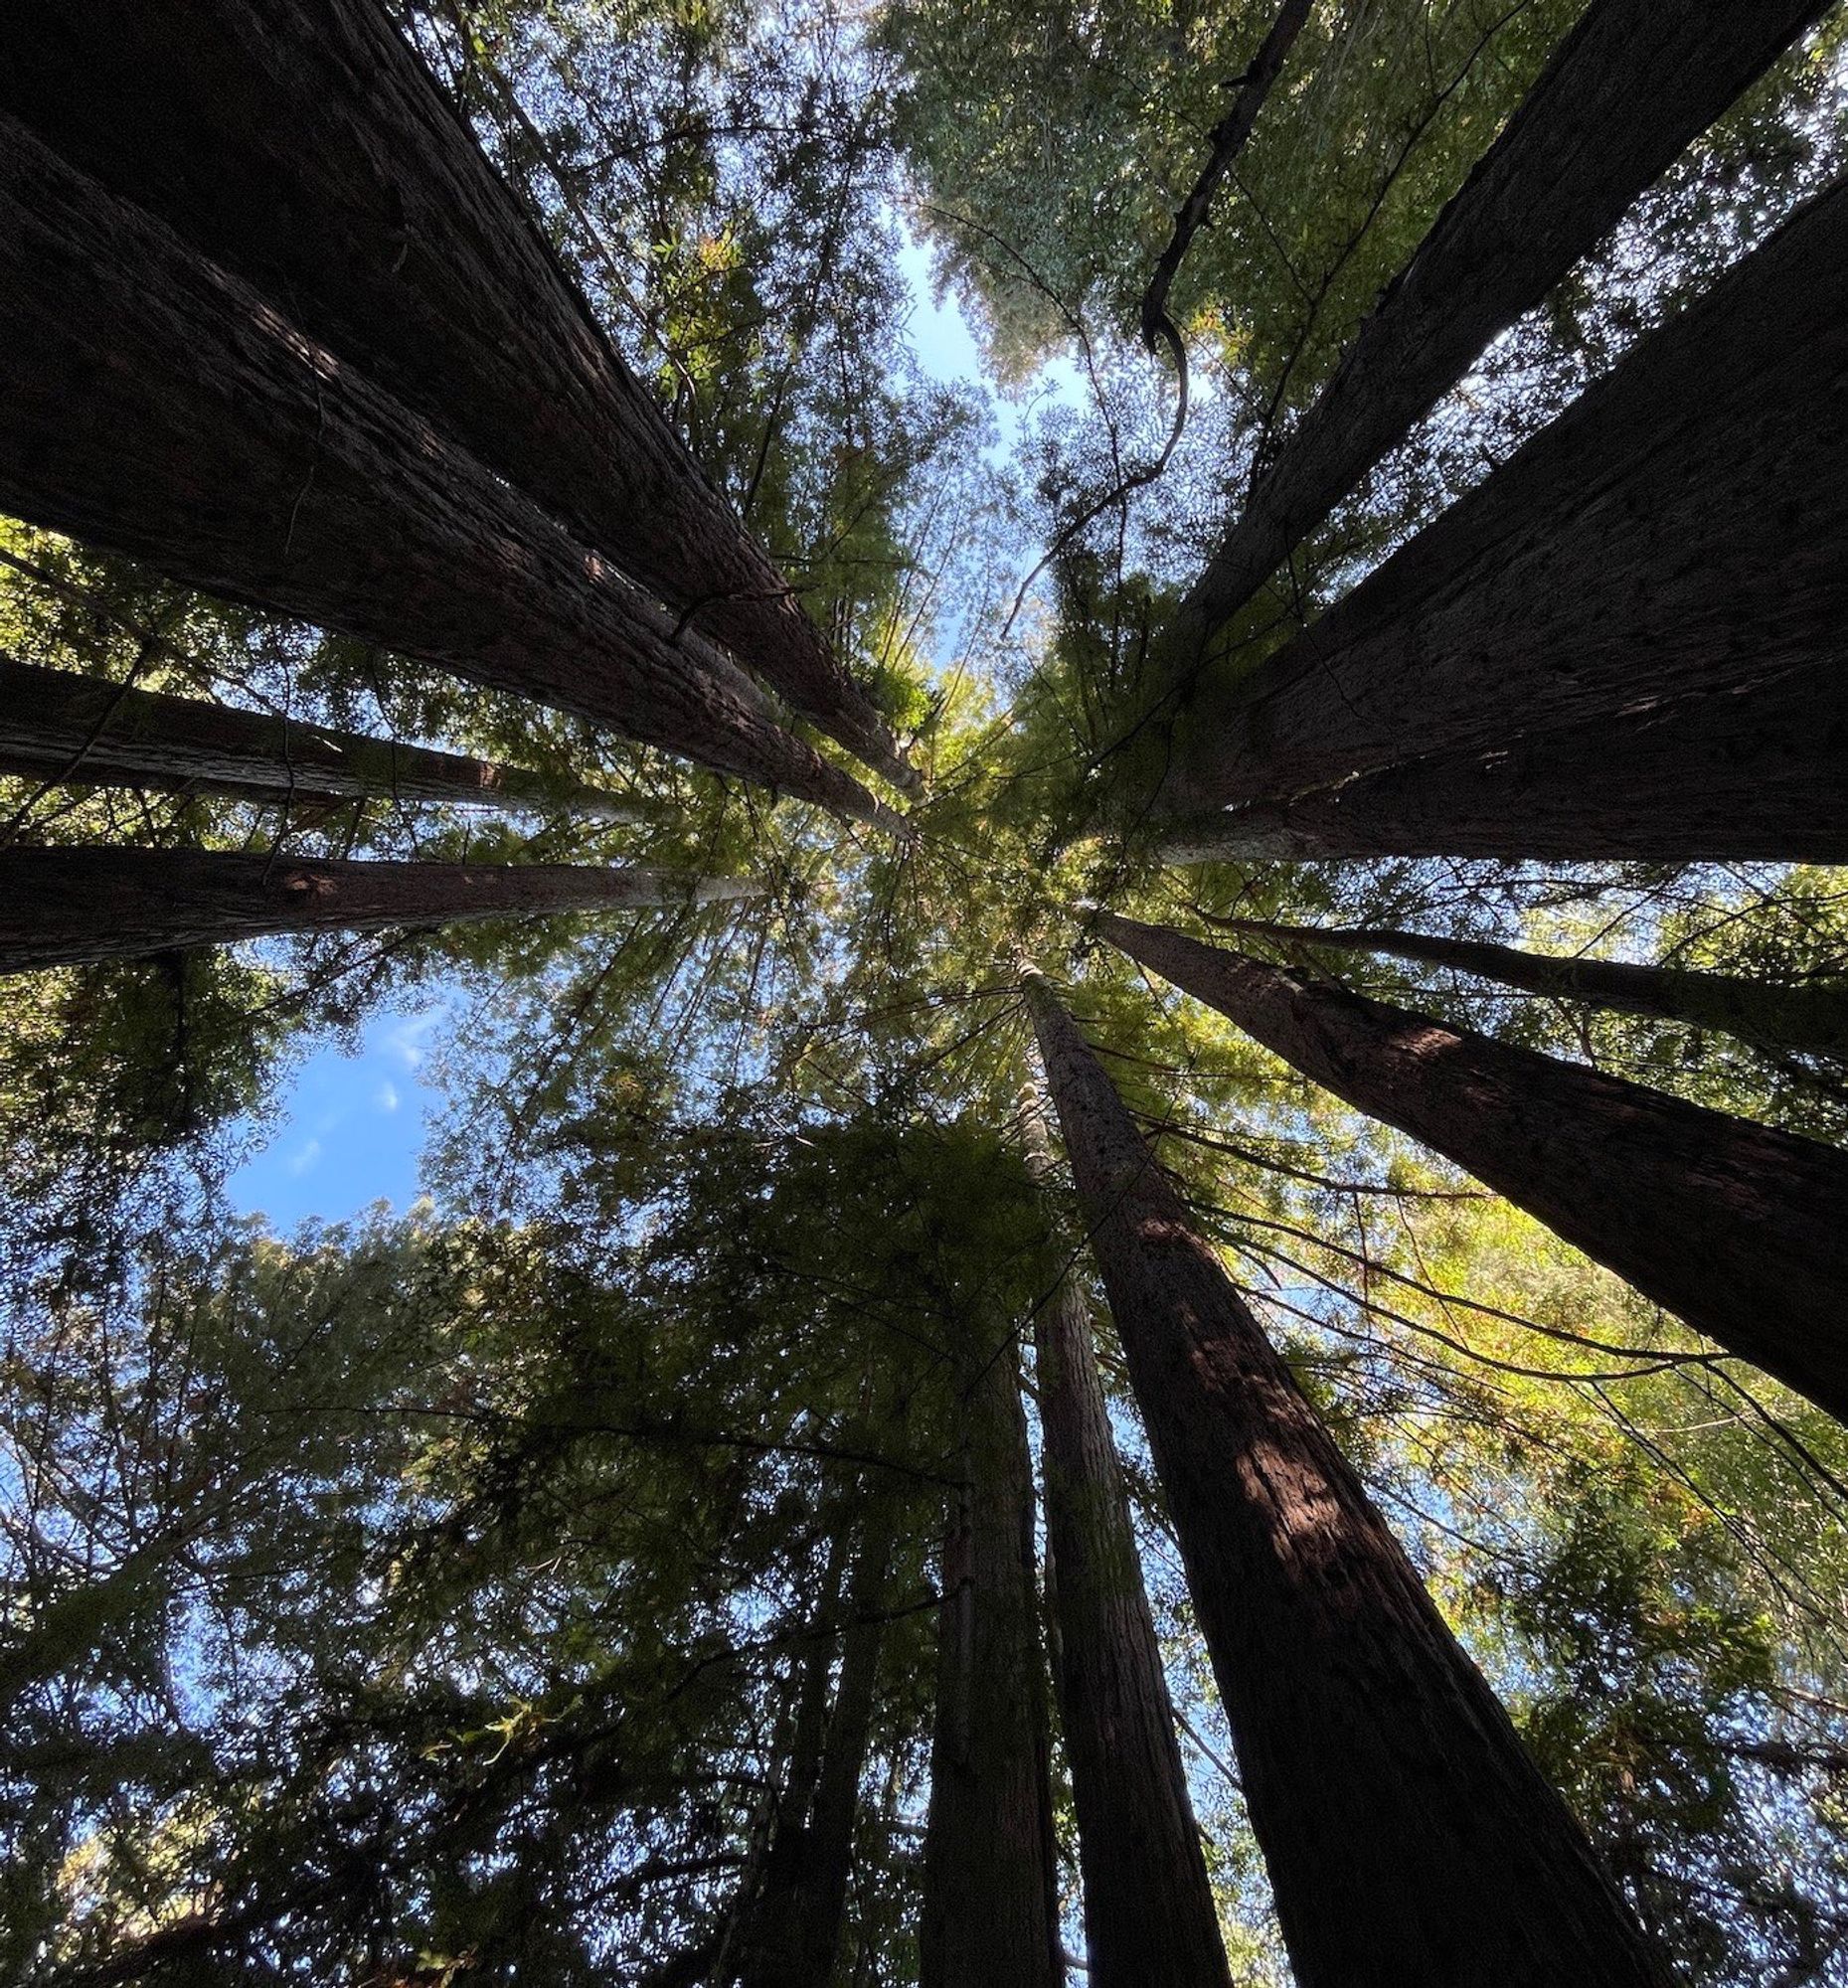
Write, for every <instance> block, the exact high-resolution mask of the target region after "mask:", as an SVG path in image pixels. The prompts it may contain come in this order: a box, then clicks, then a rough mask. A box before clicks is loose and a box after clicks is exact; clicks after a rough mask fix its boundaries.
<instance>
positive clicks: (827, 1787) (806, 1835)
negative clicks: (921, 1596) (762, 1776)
mask: <svg viewBox="0 0 1848 1988" xmlns="http://www.w3.org/2000/svg"><path fill="white" fill-rule="evenodd" d="M895 1518H896V1513H895V1510H894V1506H893V1501H892V1498H891V1496H890V1494H889V1493H887V1492H884V1491H883V1490H882V1491H877V1492H871V1493H869V1494H868V1496H867V1500H866V1510H865V1513H864V1516H863V1518H862V1521H861V1525H860V1538H859V1546H858V1550H857V1552H856V1554H855V1557H854V1566H853V1574H852V1576H851V1578H850V1579H849V1581H848V1585H847V1596H846V1608H845V1620H844V1626H843V1627H842V1630H841V1635H840V1647H841V1667H840V1678H839V1682H838V1683H837V1684H836V1686H835V1691H834V1703H833V1708H832V1710H831V1711H830V1712H829V1713H828V1715H827V1719H826V1724H825V1736H824V1738H823V1739H822V1741H821V1743H820V1744H819V1745H818V1746H817V1747H816V1748H815V1749H814V1752H813V1772H812V1773H811V1774H809V1775H808V1776H807V1777H806V1783H805V1785H804V1787H803V1788H802V1790H801V1799H800V1801H799V1803H797V1802H786V1804H785V1807H784V1809H783V1810H780V1811H779V1812H778V1815H777V1821H776V1833H775V1835H774V1836H773V1837H772V1839H771V1842H770V1849H769V1855H768V1858H767V1859H766V1861H765V1868H764V1884H763V1890H762V1893H761V1895H760V1897H759V1900H758V1904H757V1907H756V1911H755V1912H754V1915H753V1917H754V1924H753V1927H752V1931H751V1934H750V1937H749V1939H748V1941H747V1951H746V1954H745V1956H744V1958H743V1961H742V1964H741V1965H740V1967H739V1969H738V1980H739V1981H740V1982H741V1983H742V1984H744V1988H817V1984H820V1983H825V1982H826V1981H828V1980H829V1979H831V1978H832V1975H833V1971H834V1959H835V1954H836V1952H837V1950H838V1948H839V1946H840V1938H841V1921H842V1917H843V1915H844V1913H845V1911H846V1907H847V1886H848V1880H849V1878H850V1876H851V1874H852V1870H853V1837H854V1821H855V1817H856V1816H857V1814H858V1812H859V1803H860V1778H861V1775H862V1774H863V1773H864V1772H865V1769H866V1756H867V1747H868V1744H869V1742H870V1740H871V1737H872V1731H873V1711H874V1707H875V1705H876V1703H877V1687H878V1682H879V1653H880V1648H881V1645H882V1643H883V1641H884V1635H883V1630H884V1623H883V1620H882V1617H881V1610H882V1609H883V1607H884V1605H885V1594H886V1580H887V1574H888V1571H889V1568H890V1565H891V1560H892V1549H893V1542H894V1521H895ZM824 1648H825V1649H826V1650H827V1651H828V1652H830V1653H831V1652H832V1648H833V1645H832V1642H831V1641H830V1642H829V1643H828V1644H826V1645H825V1646H824ZM825 1674H826V1664H825V1662H824V1665H823V1675H824V1677H825Z"/></svg>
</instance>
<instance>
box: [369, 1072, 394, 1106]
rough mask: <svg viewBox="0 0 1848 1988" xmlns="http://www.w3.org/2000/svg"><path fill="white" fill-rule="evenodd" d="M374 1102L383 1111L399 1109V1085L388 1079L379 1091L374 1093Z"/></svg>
mask: <svg viewBox="0 0 1848 1988" xmlns="http://www.w3.org/2000/svg"><path fill="white" fill-rule="evenodd" d="M372 1101H373V1103H374V1104H376V1105H377V1106H378V1108H379V1109H380V1110H381V1111H396V1110H397V1109H398V1086H397V1084H395V1083H394V1082H393V1081H392V1079H391V1078H390V1077H387V1078H386V1079H385V1081H384V1082H383V1083H382V1084H380V1086H379V1087H378V1089H377V1090H375V1091H374V1092H373V1093H372Z"/></svg>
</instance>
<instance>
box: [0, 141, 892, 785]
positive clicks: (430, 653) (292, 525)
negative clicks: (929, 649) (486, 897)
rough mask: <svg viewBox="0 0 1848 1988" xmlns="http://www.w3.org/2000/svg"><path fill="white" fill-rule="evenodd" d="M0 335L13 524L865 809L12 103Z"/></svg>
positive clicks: (551, 540) (662, 625)
mask: <svg viewBox="0 0 1848 1988" xmlns="http://www.w3.org/2000/svg"><path fill="white" fill-rule="evenodd" d="M0 342H3V343H4V344H5V347H6V350H7V354H8V375H9V377H8V383H7V392H6V394H5V395H4V396H0V506H3V507H4V508H5V509H7V510H9V511H11V512H12V513H14V514H15V515H16V516H19V517H23V518H29V519H31V520H33V521H34V522H36V523H39V524H44V525H50V526H52V527H54V528H55V529H57V530H60V531H68V532H71V533H73V534H74V535H75V536H77V537H79V538H84V539H87V540H90V541H92V542H93V543H95V544H97V545H101V546H105V547H107V548H109V549H110V550H111V551H115V552H121V553H126V554H128V555H129V556H130V557H132V558H136V559H141V560H145V561H146V562H147V563H148V564H149V565H151V566H156V567H158V568H160V569H161V570H162V571H164V572H167V573H170V574H173V575H175V576H176V577H177V578H179V579H181V580H185V581H187V582H188V583H189V584H192V585H197V586H202V587H205V588H207V589H208V590H210V591H213V592H217V593H222V594H225V595H228V596H230V597H233V598H236V599H241V600H250V601H254V602H256V603H258V604H260V605H263V606H267V607H275V608H280V609H282V610H284V611H285V612H288V613H293V614H300V615H303V616H304V617H306V618H307V619H309V620H311V621H316V622H319V623H320V624H322V625H323V626H325V627H329V628H337V629H340V630H342V631H343V632H345V633H348V634H352V635H356V636H358V637H360V638H361V639H362V640H365V641H372V642H378V643H380V644H382V645H383V646H386V647H389V648H395V649H400V650H403V651H404V652H405V653H407V654H409V655H414V656H419V657H422V658H424V659H425V660H427V661H430V662H435V663H439V664H441V665H443V666H444V667H446V668H448V669H452V670H455V671H456V672H458V673H459V674H461V675H463V676H468V677H472V678H474V679H475V680H476V681H478V682H481V683H486V684H490V685H492V686H494V687H495V688H497V689H502V690H508V691H512V692H514V693H515V694H517V695H519V696H523V697H531V698H536V699H538V700H540V701H541V702H543V703H547V704H551V705H555V706H557V707H558V708H560V709H561V710H565V711H570V712H574V713H576V714H577V715H579V716H580V717H584V718H588V719H590V720H591V721H593V722H594V723H597V724H602V725H608V726H611V727H613V728H614V729H616V730H618V731H621V732H625V733H627V734H628V735H629V736H630V737H631V738H635V739H639V740H642V741H644V742H645V743H647V744H649V745H662V746H665V747H666V748H667V749H668V750H670V751H675V752H683V753H685V754H686V755H687V756H688V757H690V758H694V759H697V760H699V761H700V762H701V763H703V764H705V765H709V766H714V767H718V768H720V769H721V770H723V771H727V772H733V773H740V774H743V775H745V776H746V777H747V778H751V779H756V780H761V781H765V782H767V783H770V784H772V785H779V786H782V787H786V788H787V789H788V790H789V791H790V792H791V793H795V794H800V795H801V796H803V797H804V798H805V799H809V800H815V801H819V802H821V803H822V804H823V805H825V806H829V807H834V808H838V809H841V810H842V811H844V812H848V813H857V814H860V815H863V816H867V817H869V818H871V817H872V816H873V815H874V814H875V813H876V806H875V803H874V802H873V800H872V798H871V796H870V795H868V794H867V793H866V791H865V790H864V789H863V788H862V787H860V786H859V785H858V784H857V783H856V782H855V781H853V780H851V779H849V778H848V777H847V775H846V774H845V773H843V772H841V771H840V770H839V769H838V768H837V767H834V766H831V765H829V764H827V763H826V762H825V761H824V760H823V759H821V758H820V757H819V756H818V755H817V754H816V752H815V751H814V750H813V748H812V747H810V746H809V745H805V744H803V742H801V741H800V740H798V739H796V738H794V737H793V736H792V735H791V734H789V733H787V732H785V731H784V730H782V728H781V727H780V726H779V725H778V724H777V723H776V722H775V720H774V717H773V715H772V713H771V712H770V710H769V708H768V706H767V705H766V704H765V703H764V701H763V699H762V697H761V696H760V694H759V693H758V691H757V690H756V686H755V685H753V684H752V683H751V681H750V679H749V678H747V677H746V676H745V674H744V672H743V671H741V670H739V669H737V668H736V667H735V666H734V665H733V664H731V663H730V662H729V661H727V660H726V658H725V657H724V656H723V655H721V654H720V652H719V651H718V650H716V649H714V648H713V647H712V646H711V645H710V644H709V643H706V642H704V641H703V639H702V638H700V637H698V636H683V637H682V638H680V639H679V640H676V639H675V630H674V627H673V623H672V621H671V619H670V617H669V616H668V614H667V612H666V610H665V609H663V608H660V607H658V606H656V605H655V604H654V603H653V602H651V601H649V600H647V599H646V598H644V597H643V596H642V595H641V594H639V593H637V592H636V591H635V590H634V588H632V587H631V586H629V585H628V583H627V582H626V581H624V580H622V579H621V578H620V577H619V576H618V575H616V574H615V573H614V572H613V571H612V570H611V569H610V568H609V567H608V566H606V565H605V564H604V563H603V561H602V560H600V559H599V558H598V557H597V556H596V555H595V554H593V553H590V552H587V551H586V550H585V548H584V547H583V546H581V545H580V544H579V543H578V542H577V541H576V540H574V539H572V538H571V537H570V536H569V535H568V534H567V533H566V532H565V531H564V530H562V529H561V528H560V527H559V526H558V525H557V524H555V523H554V522H553V521H552V519H551V518H549V517H548V516H547V515H546V514H545V513H544V512H543V511H541V510H540V509H539V507H538V506H537V505H535V504H532V503H530V502H529V501H528V500H526V499H525V498H523V497H521V496H519V495H517V494H516V493H515V492H514V491H512V490H510V489H509V488H508V487H507V486H506V485H505V484H504V483H503V482H501V481H500V480H499V479H498V478H497V477H495V476H493V475H492V474H490V472H489V471H488V470H486V469H485V468H483V467H482V466H481V464H479V463H478V462H476V461H475V460H474V458H473V457H472V456H470V455H468V454H466V453H465V452H464V451H463V450H462V449H460V448H458V447H456V446H455V445H454V444H453V443H452V442H450V441H448V440H447V439H446V438H444V437H443V436H442V435H440V434H439V433H438V432H437V431H436V430H435V429H434V428H432V427H431V426H429V425H428V423H426V422H424V421H422V420H421V419H420V418H419V417H418V416H416V415H414V414H411V413H410V412H408V411H407V410H406V409H405V408H404V407H403V406H402V405H401V404H400V403H399V402H397V401H396V400H394V399H392V398H391V397H390V396H388V395H386V394H385V393H383V392H381V391H380V390H379V389H378V388H377V387H375V386H374V385H373V384H372V383H371V382H370V381H368V380H367V379H365V378H364V377H362V376H361V375H360V374H359V373H357V372H355V371H354V370H353V369H352V368H351V367H350V366H348V365H345V364H343V363H342V362H341V361H339V360H337V359H336V358H334V357H333V356H332V355H331V354H330V353H328V352H327V351H326V350H324V349H323V348H322V347H320V346H317V345H315V344H313V343H312V342H311V341H310V340H308V339H306V338H305V337H304V336H303V335H302V334H301V333H300V332H299V331H297V330H296V329H295V328H294V327H293V326H292V325H291V324H289V323H288V322H287V321H286V320H284V319H283V318H282V317H280V316H279V315H278V314H277V313H276V312H275V311H274V310H273V309H272V308H271V307H270V306H269V305H268V304H267V303H265V302H264V301H263V300H262V299H261V298H259V297H258V296H257V295H256V294H255V293H254V292H253V291H252V289H250V288H249V286H248V285H246V284H245V283H244V282H242V281H241V280H240V279H238V278H237V277H235V276H232V275H229V274H228V273H226V272H225V271H223V270H221V269H219V268H217V267H215V266H214V265H213V264H211V263H209V262H207V261H205V260H204V259H203V258H201V257H200V256H199V255H198V254H196V253H195V252H194V251H193V250H192V249H191V248H188V247H187V245H186V244H184V243H183V242H182V241H181V240H180V239H179V238H178V237H177V236H176V235H175V234H174V233H173V232H172V231H171V230H170V229H168V228H166V227H165V226H163V225H162V224H161V223H159V222H156V221H153V220H151V219H149V218H148V217H147V216H146V215H144V214H142V213H141V212H140V211H139V210H137V209H135V208H133V207H130V206H128V205H127V204H126V203H125V202H122V201H119V200H117V199H115V198H114V197H113V196H112V195H110V194H108V193H107V192H105V191H104V190H103V189H102V188H101V187H100V186H99V185H97V183H96V182H95V181H94V180H91V179H88V178H86V177H85V176H84V175H83V174H82V173H79V172H76V171H74V170H72V169H71V168H70V167H68V166H67V165H65V164H64V163H63V162H62V161H61V160H59V159H58V158H56V157H55V156H54V155H53V154H52V153H51V152H49V151H48V150H46V148H45V147H44V146H43V145H42V144H41V143H40V142H39V141H38V140H37V139H36V138H34V137H33V136H32V134H31V133H30V132H28V131H27V130H25V128H24V127H23V126H21V125H20V124H18V123H17V122H15V121H14V120H13V119H11V118H7V117H4V116H0Z"/></svg>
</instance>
